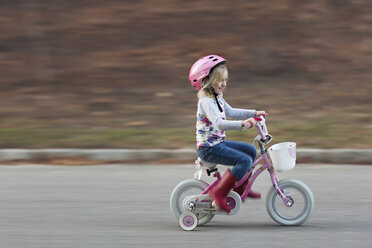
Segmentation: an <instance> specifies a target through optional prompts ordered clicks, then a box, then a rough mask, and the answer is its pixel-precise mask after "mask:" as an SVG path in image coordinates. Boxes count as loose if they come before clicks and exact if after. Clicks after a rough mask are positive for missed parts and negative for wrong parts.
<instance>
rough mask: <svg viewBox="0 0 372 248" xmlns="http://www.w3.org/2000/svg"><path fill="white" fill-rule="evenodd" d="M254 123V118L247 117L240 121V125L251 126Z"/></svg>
mask: <svg viewBox="0 0 372 248" xmlns="http://www.w3.org/2000/svg"><path fill="white" fill-rule="evenodd" d="M255 125H256V120H255V119H254V118H249V119H246V120H244V121H242V127H246V128H251V127H253V126H255Z"/></svg>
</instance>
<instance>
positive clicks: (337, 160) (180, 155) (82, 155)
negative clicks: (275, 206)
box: [0, 149, 372, 164]
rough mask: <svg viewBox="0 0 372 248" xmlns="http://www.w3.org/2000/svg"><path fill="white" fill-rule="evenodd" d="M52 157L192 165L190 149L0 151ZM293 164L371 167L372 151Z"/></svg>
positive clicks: (9, 156) (7, 158)
mask: <svg viewBox="0 0 372 248" xmlns="http://www.w3.org/2000/svg"><path fill="white" fill-rule="evenodd" d="M55 158H68V159H86V160H92V161H102V162H105V161H106V162H109V161H110V162H151V161H159V160H170V161H178V162H190V163H193V162H194V160H195V159H196V158H197V155H196V153H195V150H194V149H175V150H167V149H0V162H11V161H20V160H21V161H43V160H50V159H55ZM297 163H334V164H372V149H297Z"/></svg>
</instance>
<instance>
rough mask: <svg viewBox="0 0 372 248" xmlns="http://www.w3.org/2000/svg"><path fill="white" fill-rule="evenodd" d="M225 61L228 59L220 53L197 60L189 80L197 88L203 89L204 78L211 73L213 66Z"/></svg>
mask: <svg viewBox="0 0 372 248" xmlns="http://www.w3.org/2000/svg"><path fill="white" fill-rule="evenodd" d="M224 62H226V59H224V58H222V57H220V56H218V55H208V56H205V57H203V58H201V59H199V60H198V61H196V62H195V63H194V64H193V65H192V67H191V69H190V73H189V80H190V82H191V84H192V86H194V87H195V88H196V89H197V90H201V89H202V88H203V85H202V80H203V79H204V78H205V77H207V76H208V75H209V73H210V72H211V70H212V68H213V67H215V66H216V65H218V64H220V63H224Z"/></svg>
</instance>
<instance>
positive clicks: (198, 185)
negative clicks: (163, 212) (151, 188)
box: [169, 179, 214, 226]
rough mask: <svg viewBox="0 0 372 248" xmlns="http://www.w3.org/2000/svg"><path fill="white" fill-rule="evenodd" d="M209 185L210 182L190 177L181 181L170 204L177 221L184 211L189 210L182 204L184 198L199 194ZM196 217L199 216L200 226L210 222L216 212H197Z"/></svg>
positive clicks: (174, 190)
mask: <svg viewBox="0 0 372 248" xmlns="http://www.w3.org/2000/svg"><path fill="white" fill-rule="evenodd" d="M208 186H209V185H208V183H206V182H204V181H201V180H195V179H189V180H185V181H182V182H180V183H179V184H178V185H177V186H176V187H175V188H174V189H173V191H172V194H171V196H170V201H169V204H170V209H171V210H172V213H173V215H174V217H176V219H177V221H178V220H179V218H180V216H181V214H182V213H183V212H186V211H189V210H188V209H184V208H183V206H182V203H183V201H184V199H185V198H186V197H188V196H192V195H199V194H200V193H201V192H202V191H203V190H205V189H206V188H207V187H208ZM196 217H197V218H198V226H202V225H205V224H207V223H208V222H210V221H211V220H212V218H213V217H214V214H196Z"/></svg>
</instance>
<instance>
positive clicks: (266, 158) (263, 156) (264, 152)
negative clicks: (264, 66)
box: [201, 118, 292, 206]
mask: <svg viewBox="0 0 372 248" xmlns="http://www.w3.org/2000/svg"><path fill="white" fill-rule="evenodd" d="M256 120H262V118H257V119H256ZM256 128H257V130H258V133H259V135H260V136H261V141H259V144H260V148H261V156H260V157H259V158H258V159H256V160H255V162H254V163H253V165H252V167H251V169H250V170H249V171H248V172H247V174H245V175H244V177H243V178H242V179H241V180H240V181H239V182H238V183H237V185H236V186H235V188H237V187H239V186H240V185H242V184H243V183H244V182H245V181H246V180H247V179H248V178H249V181H248V184H247V186H246V187H245V189H244V193H243V194H242V195H241V200H242V201H244V199H245V198H247V196H248V194H249V192H250V190H251V188H252V185H253V183H254V181H255V180H256V178H257V177H258V176H259V175H260V174H261V173H262V172H263V171H264V170H268V172H269V173H270V178H271V182H272V183H273V186H274V188H275V190H276V192H277V193H278V194H279V196H280V198H281V199H282V200H283V202H284V204H285V205H287V206H291V205H292V201H291V198H290V197H287V196H286V195H285V194H284V192H282V190H281V189H280V188H279V186H278V182H279V178H278V177H277V175H276V174H275V171H274V167H273V165H272V163H271V159H270V157H269V155H268V153H267V150H266V149H265V147H264V145H265V144H264V141H265V140H267V138H268V137H267V136H265V135H264V132H267V131H266V125H265V124H264V125H263V127H262V128H261V126H260V124H258V123H257V124H256ZM262 129H264V130H262ZM260 142H261V143H260ZM261 162H264V164H263V165H262V166H261V167H259V168H258V169H257V170H256V171H255V173H254V174H253V175H252V172H253V170H254V169H255V168H256V167H257V165H259V164H260V163H261ZM214 176H215V177H216V178H217V180H216V181H214V182H213V183H212V184H210V185H209V186H208V187H207V188H206V189H205V190H204V191H203V192H202V193H201V194H207V193H208V192H209V191H210V190H211V189H212V188H214V187H215V186H216V184H217V183H218V182H219V181H220V180H221V174H220V173H219V172H218V171H217V172H215V174H214Z"/></svg>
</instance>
